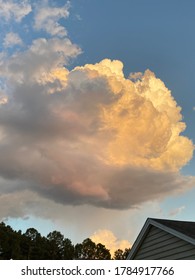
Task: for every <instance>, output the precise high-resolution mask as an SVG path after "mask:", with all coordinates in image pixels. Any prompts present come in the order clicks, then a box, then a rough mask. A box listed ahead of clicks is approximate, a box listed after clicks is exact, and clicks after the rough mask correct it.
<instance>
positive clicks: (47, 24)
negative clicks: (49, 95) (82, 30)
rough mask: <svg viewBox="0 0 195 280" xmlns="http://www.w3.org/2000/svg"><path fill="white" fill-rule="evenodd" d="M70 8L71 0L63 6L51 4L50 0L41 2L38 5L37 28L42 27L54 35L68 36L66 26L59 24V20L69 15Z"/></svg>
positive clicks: (35, 25)
mask: <svg viewBox="0 0 195 280" xmlns="http://www.w3.org/2000/svg"><path fill="white" fill-rule="evenodd" d="M69 8H70V2H69V1H68V2H67V3H66V4H65V5H64V6H62V7H52V6H49V3H48V1H43V2H41V4H38V5H37V6H36V14H35V24H34V27H35V29H37V30H41V29H42V30H44V31H46V32H47V33H48V34H51V35H52V36H59V37H64V36H66V35H67V31H66V28H65V27H64V26H62V25H61V24H59V20H60V19H63V18H64V19H65V18H67V17H68V16H69Z"/></svg>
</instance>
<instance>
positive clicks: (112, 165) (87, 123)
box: [0, 38, 194, 209]
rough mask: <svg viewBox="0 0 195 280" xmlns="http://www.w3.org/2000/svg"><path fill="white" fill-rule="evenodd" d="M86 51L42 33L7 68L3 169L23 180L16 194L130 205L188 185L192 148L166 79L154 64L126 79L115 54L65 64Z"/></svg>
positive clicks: (0, 113) (0, 139) (1, 115)
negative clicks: (158, 75) (94, 61)
mask: <svg viewBox="0 0 195 280" xmlns="http://www.w3.org/2000/svg"><path fill="white" fill-rule="evenodd" d="M62 40H64V41H63V42H64V44H61V42H62ZM79 53H80V50H79V48H78V47H77V46H75V45H73V44H72V43H71V42H70V41H69V40H68V39H66V40H65V39H57V38H55V39H54V38H52V39H48V40H46V39H38V40H35V41H34V42H33V44H32V46H31V47H30V48H29V49H28V50H26V51H25V52H24V53H17V54H15V55H14V56H12V57H11V58H9V59H6V60H4V62H3V63H2V66H1V67H0V72H1V75H2V76H4V79H6V82H7V84H8V85H9V87H7V102H6V103H2V104H1V106H0V153H1V159H0V175H1V177H2V178H4V180H9V181H10V180H11V181H13V182H15V180H19V181H20V182H21V184H20V185H19V186H18V185H15V184H13V189H12V191H14V192H17V191H20V190H21V189H22V190H29V191H30V192H34V193H37V194H39V195H41V196H42V197H44V198H47V199H50V200H53V201H55V202H56V203H61V204H64V205H84V204H86V205H93V206H97V207H104V208H112V209H113V208H115V209H128V208H132V207H136V206H137V205H139V204H140V203H143V202H146V201H150V200H156V199H162V198H164V197H166V196H167V195H170V194H174V193H177V192H182V191H184V190H185V189H187V188H190V187H191V186H192V185H193V184H194V178H192V177H185V176H182V175H181V174H180V173H179V169H180V168H182V167H183V166H184V165H185V164H186V163H187V162H188V161H189V160H190V159H191V157H192V154H193V148H194V147H193V143H192V142H191V140H189V139H188V138H187V137H184V136H181V135H180V134H181V132H183V130H184V129H185V124H184V123H183V122H182V115H181V112H180V111H181V108H180V107H178V106H177V103H176V101H175V100H174V99H173V97H172V95H171V92H170V91H169V90H168V89H167V88H166V86H165V85H164V83H163V82H162V81H161V80H160V79H158V78H156V77H155V74H154V73H152V72H151V71H149V70H147V71H146V72H145V73H143V75H142V78H141V79H139V80H137V79H136V81H132V80H130V79H126V78H125V77H124V74H123V64H122V62H121V61H111V60H109V59H105V60H103V61H101V62H100V63H97V64H95V65H92V64H87V65H85V66H83V67H76V68H74V69H73V70H72V71H69V70H68V69H66V68H65V67H64V65H63V62H64V64H65V63H66V62H67V61H68V60H69V59H70V58H72V57H74V56H76V55H78V54H79ZM9 191H10V188H9ZM2 192H3V193H4V191H2Z"/></svg>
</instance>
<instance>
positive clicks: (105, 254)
mask: <svg viewBox="0 0 195 280" xmlns="http://www.w3.org/2000/svg"><path fill="white" fill-rule="evenodd" d="M129 251H130V248H126V249H125V250H121V249H118V250H116V251H115V253H114V256H113V257H111V254H110V251H109V250H108V249H107V248H106V247H105V245H103V244H101V243H98V244H95V243H94V242H93V241H92V240H91V239H90V238H87V239H85V240H83V242H82V243H77V244H76V245H73V244H72V241H71V240H70V239H69V238H65V237H64V235H63V234H61V232H59V231H56V230H55V231H52V232H50V233H49V234H48V235H47V236H46V237H45V236H42V235H41V234H40V233H39V232H38V231H37V230H36V229H35V228H28V229H27V230H26V232H25V233H22V231H21V230H19V231H15V230H13V229H12V228H11V227H10V226H9V225H6V224H5V223H4V222H1V223H0V260H9V259H14V260H74V259H78V260H111V259H113V260H124V259H126V258H127V255H128V253H129Z"/></svg>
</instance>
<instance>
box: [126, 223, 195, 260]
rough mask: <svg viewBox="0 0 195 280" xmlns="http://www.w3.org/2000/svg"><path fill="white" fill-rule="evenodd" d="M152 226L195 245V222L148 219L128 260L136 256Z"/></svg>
mask: <svg viewBox="0 0 195 280" xmlns="http://www.w3.org/2000/svg"><path fill="white" fill-rule="evenodd" d="M151 226H155V227H157V228H159V229H161V230H164V231H166V232H168V233H170V234H172V235H174V236H176V237H178V238H180V239H183V240H185V241H187V242H189V243H191V244H193V245H195V222H190V221H179V220H167V219H155V218H148V219H147V220H146V222H145V224H144V226H143V228H142V229H141V231H140V233H139V235H138V237H137V239H136V240H135V242H134V244H133V246H132V248H131V251H130V253H129V255H128V257H127V259H131V258H132V257H133V256H134V255H135V254H136V252H137V251H138V249H139V247H140V246H141V244H142V242H143V240H144V238H145V236H146V235H147V233H148V231H149V230H150V228H151Z"/></svg>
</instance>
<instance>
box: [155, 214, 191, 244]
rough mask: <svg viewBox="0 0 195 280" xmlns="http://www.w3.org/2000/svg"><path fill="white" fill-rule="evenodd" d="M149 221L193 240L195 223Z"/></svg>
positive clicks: (162, 220)
mask: <svg viewBox="0 0 195 280" xmlns="http://www.w3.org/2000/svg"><path fill="white" fill-rule="evenodd" d="M151 220H153V221H156V222H157V223H159V224H162V225H164V226H166V227H169V228H171V229H173V230H176V231H178V232H181V233H183V234H185V235H187V236H189V237H191V238H194V239H195V222H189V221H177V220H166V219H154V218H151Z"/></svg>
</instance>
